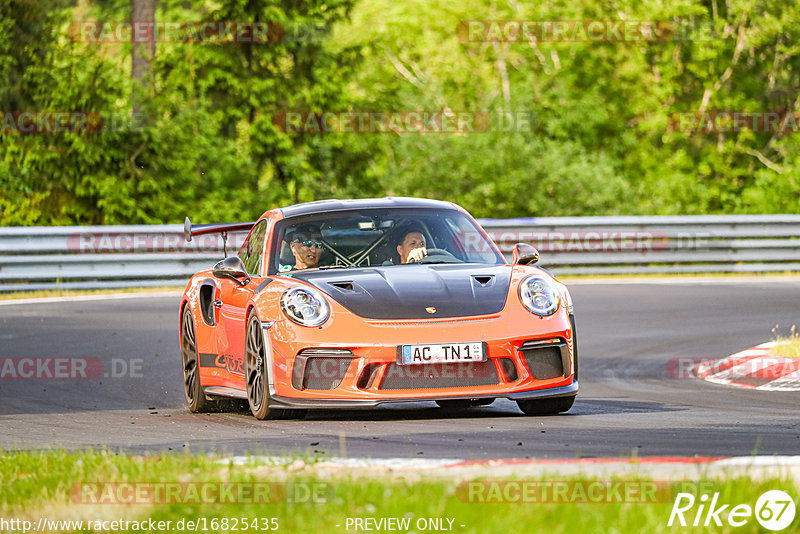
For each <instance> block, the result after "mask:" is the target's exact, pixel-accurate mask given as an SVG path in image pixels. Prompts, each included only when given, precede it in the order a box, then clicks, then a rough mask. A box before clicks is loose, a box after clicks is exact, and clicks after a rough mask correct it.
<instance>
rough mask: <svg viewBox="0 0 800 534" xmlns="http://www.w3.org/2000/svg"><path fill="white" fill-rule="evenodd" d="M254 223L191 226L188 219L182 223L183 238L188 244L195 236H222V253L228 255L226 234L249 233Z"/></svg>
mask: <svg viewBox="0 0 800 534" xmlns="http://www.w3.org/2000/svg"><path fill="white" fill-rule="evenodd" d="M255 224H256V223H255V221H254V222H240V223H222V224H192V221H190V220H189V217H186V220H185V221H184V222H183V237H184V238H185V239H186V242H187V243H188V242H190V241H191V240H192V237H194V236H196V235H206V234H221V235H222V253H223V254H224V255H225V256H227V255H228V232H244V231H248V232H249V231H250V230H251V229H252V228H253V226H255Z"/></svg>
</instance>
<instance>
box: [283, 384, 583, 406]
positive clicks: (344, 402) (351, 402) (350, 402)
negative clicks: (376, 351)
mask: <svg viewBox="0 0 800 534" xmlns="http://www.w3.org/2000/svg"><path fill="white" fill-rule="evenodd" d="M577 394H578V381H577V380H574V381H573V382H572V384H570V385H568V386H562V387H556V388H548V389H534V390H530V391H519V392H515V393H500V394H497V395H493V394H477V395H476V394H464V395H447V396H441V397H435V398H431V397H428V396H426V397H417V398H414V397H406V398H402V399H396V398H392V399H297V398H290V397H281V396H278V395H270V397H269V405H270V407H274V408H295V409H296V408H301V409H306V408H312V409H313V408H373V407H375V406H378V405H380V404H389V403H392V404H399V403H408V402H423V401H431V400H437V401H438V400H459V399H496V398H505V399H509V400H514V401H517V400H526V399H550V398H554V397H574V396H575V395H577Z"/></svg>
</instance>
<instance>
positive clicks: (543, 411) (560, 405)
mask: <svg viewBox="0 0 800 534" xmlns="http://www.w3.org/2000/svg"><path fill="white" fill-rule="evenodd" d="M574 402H575V395H573V396H571V397H555V398H552V399H527V400H518V401H517V405H518V406H519V409H520V410H522V411H523V412H524V413H525V415H555V414H558V413H562V412H566V411H568V410H569V409H570V408H572V404H573V403H574Z"/></svg>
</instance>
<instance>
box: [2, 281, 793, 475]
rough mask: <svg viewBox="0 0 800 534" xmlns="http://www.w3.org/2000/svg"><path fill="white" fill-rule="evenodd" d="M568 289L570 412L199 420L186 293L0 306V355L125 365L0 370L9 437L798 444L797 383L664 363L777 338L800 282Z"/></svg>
mask: <svg viewBox="0 0 800 534" xmlns="http://www.w3.org/2000/svg"><path fill="white" fill-rule="evenodd" d="M569 285H570V288H571V291H572V294H573V297H574V301H575V310H576V317H577V327H578V339H579V354H580V377H581V380H580V381H581V391H580V394H579V396H578V400H577V401H576V403H575V406H574V407H573V409H572V410H571V411H570V412H569V413H568V414H565V415H561V416H555V417H538V418H537V417H525V416H523V415H522V413H521V412H520V411H519V410H518V409H517V406H516V404H514V403H512V402H510V401H506V400H498V401H496V402H495V403H494V404H492V405H491V406H488V407H482V408H472V409H469V410H464V411H460V412H447V411H443V410H441V409H439V408H438V407H436V405H435V404H433V403H416V404H406V405H399V406H398V405H394V406H388V407H381V408H378V409H373V410H368V411H363V410H348V411H335V410H327V411H311V412H309V415H308V416H307V417H306V418H305V419H303V420H300V421H257V420H256V419H254V418H253V417H252V416H250V415H249V414H248V413H222V414H198V415H195V414H191V413H189V412H188V410H187V409H186V408H184V406H183V392H182V383H181V371H180V363H179V353H178V333H177V313H176V309H177V305H178V299H179V295H178V294H177V293H175V294H173V295H169V296H164V295H160V296H152V295H150V296H141V295H137V296H136V297H133V298H124V299H109V298H104V299H96V300H84V301H64V302H51V303H37V304H14V305H0V324H1V326H0V358H8V357H43V356H47V357H54V356H58V357H61V356H65V357H76V356H79V357H91V358H99V359H100V360H102V361H103V369H104V372H105V373H109V374H112V375H113V374H114V373H116V374H120V375H124V376H121V377H115V376H107V377H100V378H94V379H83V380H73V379H62V380H57V379H51V380H46V379H36V380H30V379H9V378H4V379H0V430H1V431H0V447H2V448H4V449H14V448H18V449H21V448H28V449H39V448H54V447H64V448H76V447H87V446H98V445H103V446H108V447H109V448H111V449H112V450H119V449H124V450H126V451H129V452H133V453H138V452H143V451H145V450H150V451H154V452H159V451H167V450H172V451H175V452H184V451H186V450H187V449H188V450H190V451H192V452H218V453H235V454H240V453H243V452H245V451H249V452H251V453H253V454H284V453H301V454H311V455H316V454H325V455H327V456H345V455H346V456H349V457H372V458H386V457H402V458H464V459H480V458H511V457H514V458H526V457H530V458H574V457H595V456H600V457H602V456H613V457H616V456H625V457H627V456H630V455H638V456H661V455H681V456H685V455H689V456H691V455H701V456H731V455H750V454H754V453H758V454H797V453H798V451H800V417H798V413H797V410H798V405H800V392H768V391H755V390H747V389H740V388H735V387H731V386H722V385H713V384H709V383H706V382H702V381H699V380H690V379H680V378H673V377H670V376H669V374H668V372H667V363H668V361H669V360H670V359H671V358H679V357H683V358H686V357H690V358H695V357H696V358H719V357H724V356H727V355H729V354H732V353H734V352H737V351H739V350H741V349H745V348H748V347H750V346H753V345H756V344H758V343H761V342H764V341H768V340H770V339H771V337H772V333H771V330H772V328H773V327H775V325H776V324H778V325H781V327H782V329H783V330H784V331H785V332H788V329H789V327H790V326H791V325H793V324H800V313H798V312H799V311H800V306H799V305H798V304H800V280H798V279H767V280H761V281H753V280H749V281H742V280H731V279H717V280H713V281H707V282H702V281H696V280H694V281H690V280H677V281H668V282H661V281H658V280H649V281H648V280H645V281H639V282H636V283H624V282H614V283H601V284H597V283H591V282H586V281H582V282H580V283H576V284H569ZM112 360H113V362H112ZM131 366H132V367H131Z"/></svg>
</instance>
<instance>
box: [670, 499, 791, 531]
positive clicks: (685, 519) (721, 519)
mask: <svg viewBox="0 0 800 534" xmlns="http://www.w3.org/2000/svg"><path fill="white" fill-rule="evenodd" d="M719 495H720V494H719V492H717V493H714V494H713V495H712V496H711V497H709V495H708V494H705V493H704V494H703V495H701V496H700V498H699V499H697V498H695V496H694V495H692V494H691V493H678V495H677V496H676V497H675V503H674V504H673V505H672V511H671V512H670V514H669V521H668V522H667V526H668V527H671V526H672V525H673V524H674V525H676V526H677V525H680V526H682V527H686V526H692V527H699V526H703V527H709V526H717V527H721V526H723V524H724V523H727V524H728V525H729V526H731V527H742V526H744V525H746V524H748V523H749V522H750V521H751V520H752V519H753V517H754V516H755V519H756V521H758V523H759V524H760V525H761V526H762V527H763V528H765V529H767V530H772V531H778V530H783V529H785V528H786V527H788V526H789V525H791V524H792V521H793V520H794V516H795V511H796V510H795V504H794V500H792V498H791V496H789V494H788V493H786V492H785V491H781V490H770V491H767V492H764V493H763V494H762V495H761V496H760V497H759V498H758V500H757V501H756V505H755V507H752V506H750V505H749V504H737V505H735V506H734V505H732V504H723V503H722V502H720V496H719Z"/></svg>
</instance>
